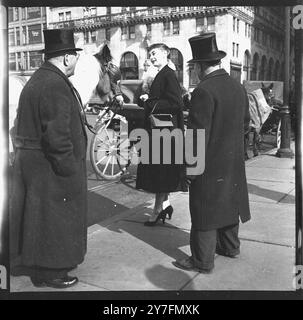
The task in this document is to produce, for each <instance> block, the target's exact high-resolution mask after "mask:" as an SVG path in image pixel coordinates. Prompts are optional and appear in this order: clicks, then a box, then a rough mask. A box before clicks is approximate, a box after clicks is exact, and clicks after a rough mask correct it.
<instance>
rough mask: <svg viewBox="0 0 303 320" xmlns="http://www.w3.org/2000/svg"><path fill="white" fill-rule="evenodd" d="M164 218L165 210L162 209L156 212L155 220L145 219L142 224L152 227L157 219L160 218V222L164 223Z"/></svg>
mask: <svg viewBox="0 0 303 320" xmlns="http://www.w3.org/2000/svg"><path fill="white" fill-rule="evenodd" d="M165 219H166V212H165V210H162V211H161V212H160V213H159V214H158V216H157V218H156V220H155V221H146V222H144V225H145V226H147V227H153V226H155V225H156V224H157V222H158V221H159V220H162V223H163V224H164V223H165Z"/></svg>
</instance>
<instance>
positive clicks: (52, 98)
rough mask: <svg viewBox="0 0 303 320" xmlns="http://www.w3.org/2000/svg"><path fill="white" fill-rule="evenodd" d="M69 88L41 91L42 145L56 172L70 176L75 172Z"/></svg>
mask: <svg viewBox="0 0 303 320" xmlns="http://www.w3.org/2000/svg"><path fill="white" fill-rule="evenodd" d="M69 90H70V88H69V87H68V86H67V85H62V83H60V85H58V84H54V83H53V84H51V85H50V86H48V87H47V88H45V89H44V91H43V92H42V99H41V104H40V117H41V123H42V146H43V150H44V152H45V155H46V158H47V159H48V160H49V161H50V163H51V165H52V168H53V170H54V172H55V173H56V174H57V175H60V176H71V175H72V174H74V173H75V172H76V170H77V169H76V159H75V157H74V153H73V143H72V140H71V131H70V121H71V112H75V110H73V108H72V107H73V103H74V102H73V100H71V97H72V96H71V94H72V93H71V94H68V91H69Z"/></svg>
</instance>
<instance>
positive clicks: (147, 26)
mask: <svg viewBox="0 0 303 320" xmlns="http://www.w3.org/2000/svg"><path fill="white" fill-rule="evenodd" d="M146 32H147V33H151V24H150V23H148V24H147V25H146Z"/></svg>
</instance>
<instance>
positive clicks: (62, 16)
mask: <svg viewBox="0 0 303 320" xmlns="http://www.w3.org/2000/svg"><path fill="white" fill-rule="evenodd" d="M59 21H64V12H59Z"/></svg>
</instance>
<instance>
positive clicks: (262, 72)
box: [259, 56, 267, 81]
mask: <svg viewBox="0 0 303 320" xmlns="http://www.w3.org/2000/svg"><path fill="white" fill-rule="evenodd" d="M266 64H267V61H266V57H265V56H263V57H262V60H261V67H260V73H259V80H263V81H264V80H265V70H266Z"/></svg>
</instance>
